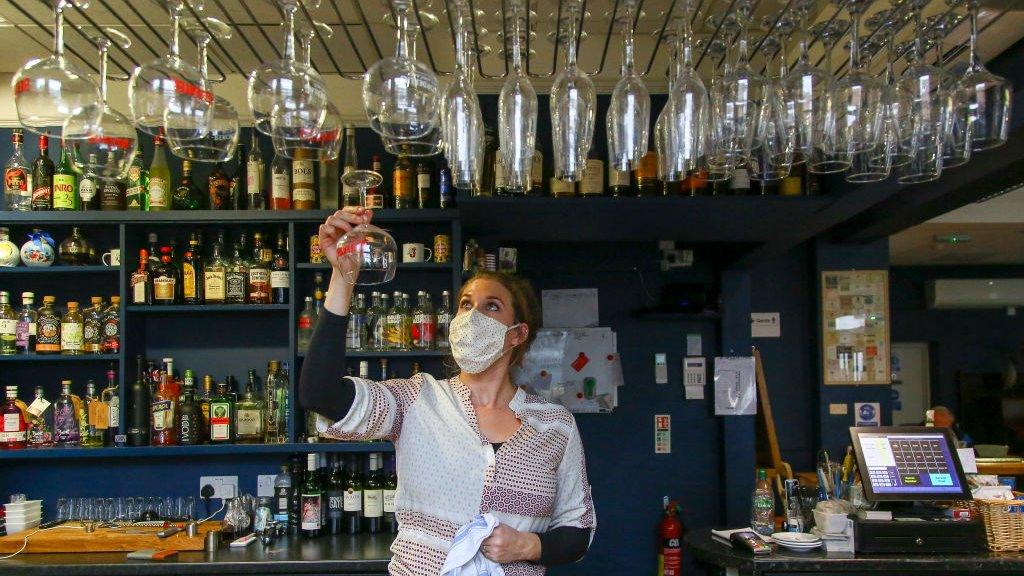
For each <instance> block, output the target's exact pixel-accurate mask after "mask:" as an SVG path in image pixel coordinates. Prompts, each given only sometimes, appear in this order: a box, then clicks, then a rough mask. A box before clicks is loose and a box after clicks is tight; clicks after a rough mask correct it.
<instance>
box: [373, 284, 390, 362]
mask: <svg viewBox="0 0 1024 576" xmlns="http://www.w3.org/2000/svg"><path fill="white" fill-rule="evenodd" d="M389 301H390V296H388V295H387V294H380V299H379V301H378V302H379V303H378V304H377V305H376V308H377V309H376V312H375V313H374V321H373V326H372V327H369V332H370V334H371V335H372V337H371V342H370V344H371V348H372V349H373V350H380V351H384V350H388V314H389V312H390V311H391V308H390V307H389V304H388V303H389Z"/></svg>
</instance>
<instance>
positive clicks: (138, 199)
mask: <svg viewBox="0 0 1024 576" xmlns="http://www.w3.org/2000/svg"><path fill="white" fill-rule="evenodd" d="M124 195H125V198H127V199H128V209H129V210H142V186H129V187H128V189H127V190H126V191H125V194H124Z"/></svg>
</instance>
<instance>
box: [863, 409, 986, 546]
mask: <svg viewBox="0 0 1024 576" xmlns="http://www.w3.org/2000/svg"><path fill="white" fill-rule="evenodd" d="M850 438H851V440H852V443H853V449H854V453H855V454H856V457H857V466H858V468H859V470H860V476H861V482H862V484H863V487H864V496H865V498H866V499H867V500H868V501H870V502H872V503H873V504H874V511H873V513H868V514H861V515H858V517H857V518H855V519H854V541H855V546H856V551H857V552H859V553H867V554H879V553H881V554H885V553H898V554H908V553H909V554H914V553H917V554H931V553H940V552H941V553H956V552H975V551H977V550H982V549H984V548H985V528H984V525H983V524H982V522H981V520H980V519H978V518H974V519H953V518H952V517H950V516H949V515H947V514H946V513H945V510H944V509H942V508H939V507H938V506H936V504H937V503H938V502H948V501H951V500H970V499H971V491H970V488H969V487H968V485H967V479H966V478H965V477H964V471H963V467H962V466H961V465H960V459H959V457H958V455H957V452H956V441H955V439H954V437H953V434H952V432H951V431H950V430H949V429H948V428H935V427H925V426H899V427H877V426H876V427H853V428H850Z"/></svg>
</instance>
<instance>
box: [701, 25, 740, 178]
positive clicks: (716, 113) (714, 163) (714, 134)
mask: <svg viewBox="0 0 1024 576" xmlns="http://www.w3.org/2000/svg"><path fill="white" fill-rule="evenodd" d="M707 56H708V58H710V59H711V61H712V62H721V63H722V68H721V69H720V70H719V69H715V70H714V71H713V72H712V74H711V83H710V85H709V86H708V101H709V102H710V105H711V107H710V110H709V118H708V122H707V124H708V132H707V138H708V143H707V145H706V146H705V149H706V155H707V167H708V177H707V180H708V182H724V181H726V180H729V179H731V178H732V175H733V172H734V171H735V169H736V159H735V157H734V156H733V155H732V154H731V153H730V147H729V144H730V142H731V140H729V139H728V136H729V135H728V134H726V132H725V130H723V123H722V122H721V121H720V119H721V118H722V116H723V114H724V113H723V108H724V106H725V91H724V90H723V79H724V77H725V75H726V74H727V73H728V72H729V70H730V68H731V66H730V64H729V59H728V57H727V56H728V48H727V47H726V45H725V42H724V41H722V40H714V41H712V42H710V43H709V44H708V47H707Z"/></svg>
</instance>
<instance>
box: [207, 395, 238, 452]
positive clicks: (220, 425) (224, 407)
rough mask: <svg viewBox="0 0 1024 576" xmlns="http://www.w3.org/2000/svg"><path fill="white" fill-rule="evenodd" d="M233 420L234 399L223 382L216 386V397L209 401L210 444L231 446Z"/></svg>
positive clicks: (233, 434)
mask: <svg viewBox="0 0 1024 576" xmlns="http://www.w3.org/2000/svg"><path fill="white" fill-rule="evenodd" d="M234 420H235V399H234V397H233V396H232V395H231V392H230V391H229V389H228V383H227V382H226V381H225V382H222V383H220V384H218V385H217V395H216V396H214V397H213V398H211V399H210V444H233V443H234V441H235V422H234Z"/></svg>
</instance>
